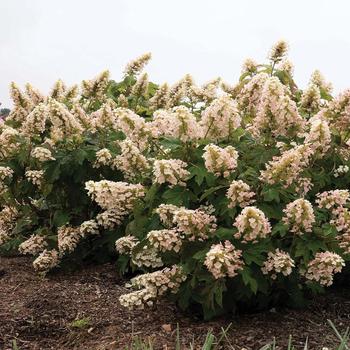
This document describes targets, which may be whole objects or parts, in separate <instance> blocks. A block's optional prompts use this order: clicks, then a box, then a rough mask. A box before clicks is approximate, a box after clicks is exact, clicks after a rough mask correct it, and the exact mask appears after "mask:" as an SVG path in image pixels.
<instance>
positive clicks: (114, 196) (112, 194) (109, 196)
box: [85, 180, 145, 228]
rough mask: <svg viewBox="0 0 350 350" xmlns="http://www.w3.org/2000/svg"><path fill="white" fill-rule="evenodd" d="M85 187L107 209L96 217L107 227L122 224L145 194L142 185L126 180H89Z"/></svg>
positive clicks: (100, 223) (99, 222)
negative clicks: (136, 202) (129, 182)
mask: <svg viewBox="0 0 350 350" xmlns="http://www.w3.org/2000/svg"><path fill="white" fill-rule="evenodd" d="M85 188H86V190H87V191H88V195H89V196H90V197H91V198H92V199H93V200H94V201H95V202H96V203H97V204H98V205H99V206H100V207H101V208H102V209H104V210H105V211H104V212H102V213H100V214H98V215H97V217H96V219H97V222H98V224H99V225H102V226H103V227H105V228H113V227H115V226H116V225H120V224H121V222H122V220H123V219H124V217H125V216H126V215H128V214H129V213H130V211H131V210H132V209H133V207H134V204H135V201H136V200H137V199H139V198H142V197H143V196H144V195H145V192H144V187H143V186H142V185H140V184H128V183H126V182H113V181H108V180H101V181H98V182H94V181H88V182H86V183H85Z"/></svg>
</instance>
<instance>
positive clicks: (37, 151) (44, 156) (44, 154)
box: [30, 147, 55, 162]
mask: <svg viewBox="0 0 350 350" xmlns="http://www.w3.org/2000/svg"><path fill="white" fill-rule="evenodd" d="M30 155H31V156H32V157H33V158H35V159H37V160H38V161H39V162H46V161H48V160H55V158H54V157H53V156H52V154H51V151H50V150H49V149H47V148H45V147H35V148H34V149H33V150H32V152H31V154H30Z"/></svg>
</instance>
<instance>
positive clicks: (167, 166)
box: [153, 159, 190, 187]
mask: <svg viewBox="0 0 350 350" xmlns="http://www.w3.org/2000/svg"><path fill="white" fill-rule="evenodd" d="M186 167H187V163H185V162H183V161H182V160H180V159H161V160H155V161H154V167H153V175H154V181H155V182H156V183H158V184H163V183H166V182H167V183H169V184H170V186H171V187H173V186H175V185H179V186H186V179H187V177H188V176H189V175H190V172H189V171H188V170H186Z"/></svg>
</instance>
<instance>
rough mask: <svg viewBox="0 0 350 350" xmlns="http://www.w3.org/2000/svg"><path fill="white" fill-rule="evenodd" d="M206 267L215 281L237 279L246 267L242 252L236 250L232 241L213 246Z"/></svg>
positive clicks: (208, 254)
mask: <svg viewBox="0 0 350 350" xmlns="http://www.w3.org/2000/svg"><path fill="white" fill-rule="evenodd" d="M204 265H205V266H206V267H207V269H208V270H209V271H210V273H211V274H212V275H213V276H214V278H215V279H218V278H223V277H226V276H227V277H235V276H236V275H237V274H238V271H240V270H242V268H243V265H244V262H243V260H242V251H241V250H238V249H236V248H235V247H234V246H233V245H232V243H231V242H230V241H225V242H224V243H219V244H215V245H212V246H211V248H210V250H209V252H208V253H207V254H206V258H205V261H204Z"/></svg>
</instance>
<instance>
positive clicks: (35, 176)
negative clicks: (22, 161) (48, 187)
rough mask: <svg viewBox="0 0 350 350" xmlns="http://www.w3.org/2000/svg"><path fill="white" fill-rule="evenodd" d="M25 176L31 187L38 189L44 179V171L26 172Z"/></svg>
mask: <svg viewBox="0 0 350 350" xmlns="http://www.w3.org/2000/svg"><path fill="white" fill-rule="evenodd" d="M25 176H26V178H27V179H28V181H30V182H31V183H32V184H33V185H36V186H39V187H40V186H41V184H42V180H43V177H44V170H27V171H26V172H25Z"/></svg>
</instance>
